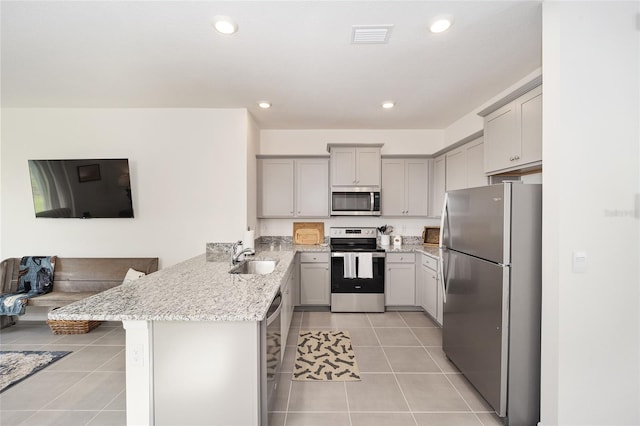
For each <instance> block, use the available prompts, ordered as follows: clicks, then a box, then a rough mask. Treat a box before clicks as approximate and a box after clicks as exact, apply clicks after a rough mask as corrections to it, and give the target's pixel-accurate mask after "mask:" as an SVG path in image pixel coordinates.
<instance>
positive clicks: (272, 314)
mask: <svg viewBox="0 0 640 426" xmlns="http://www.w3.org/2000/svg"><path fill="white" fill-rule="evenodd" d="M273 306H276V308H275V309H274V310H272V308H273ZM281 310H282V293H280V292H279V291H278V294H276V297H274V298H273V301H272V302H271V306H269V314H268V316H267V325H271V323H273V321H275V320H276V319H277V318H278V315H280V311H281Z"/></svg>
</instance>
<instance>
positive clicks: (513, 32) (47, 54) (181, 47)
mask: <svg viewBox="0 0 640 426" xmlns="http://www.w3.org/2000/svg"><path fill="white" fill-rule="evenodd" d="M0 7H1V20H2V21H1V24H2V26H1V37H2V40H1V43H2V44H1V55H2V56H1V61H2V63H1V71H2V81H1V83H2V86H1V87H2V98H1V101H2V106H3V107H82V108H93V107H118V108H121V107H123V108H128V107H133V108H136V107H144V108H148V107H151V108H153V107H180V108H192V107H193V108H247V109H248V110H249V111H250V112H251V114H252V115H253V116H254V117H255V119H256V121H257V122H258V124H259V126H260V127H261V128H265V129H268V128H271V129H330V128H332V129H443V128H446V127H447V126H448V125H450V124H451V123H452V122H454V121H455V120H456V119H458V118H460V117H462V116H463V115H465V114H467V113H469V112H470V111H472V110H473V109H474V108H477V107H478V106H480V105H481V104H482V103H484V102H485V101H487V100H488V99H490V98H491V97H493V96H495V95H496V94H497V93H499V92H500V91H502V90H504V89H505V88H507V87H508V86H510V85H512V84H513V83H515V82H516V81H518V80H520V79H521V78H523V77H524V76H526V75H527V74H529V73H530V72H532V71H534V70H535V69H537V68H539V67H540V66H541V53H542V17H541V15H542V12H541V10H542V6H541V2H540V1H469V2H460V1H255V2H248V1H194V2H191V1H50V0H49V1H42V2H37V1H6V0H5V1H2V3H1V6H0ZM441 14H450V15H453V17H454V24H453V26H452V27H451V29H450V30H449V31H447V32H445V33H441V34H432V33H430V32H429V31H428V23H429V21H430V20H431V19H432V18H434V17H435V16H437V15H441ZM215 15H228V16H231V17H232V18H233V19H234V20H235V21H236V22H237V23H238V26H239V30H238V32H237V33H236V34H234V35H231V36H224V35H221V34H218V33H216V32H215V31H214V30H213V29H212V26H211V23H210V21H211V19H212V18H213V17H214V16H215ZM378 24H392V25H393V29H392V32H391V36H390V40H389V42H388V43H387V44H351V41H350V37H351V28H352V26H353V25H378ZM263 99H266V100H269V101H270V102H271V103H272V104H273V106H272V108H271V109H269V110H261V109H259V108H258V107H257V105H256V102H257V101H258V100H263ZM385 100H393V101H395V102H396V107H395V108H393V109H392V110H383V109H382V107H381V103H382V101H385Z"/></svg>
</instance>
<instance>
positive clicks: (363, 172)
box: [356, 148, 380, 186]
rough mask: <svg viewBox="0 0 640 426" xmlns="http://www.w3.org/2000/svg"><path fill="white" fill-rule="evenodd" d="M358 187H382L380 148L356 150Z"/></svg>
mask: <svg viewBox="0 0 640 426" xmlns="http://www.w3.org/2000/svg"><path fill="white" fill-rule="evenodd" d="M356 185H358V186H380V148H356Z"/></svg>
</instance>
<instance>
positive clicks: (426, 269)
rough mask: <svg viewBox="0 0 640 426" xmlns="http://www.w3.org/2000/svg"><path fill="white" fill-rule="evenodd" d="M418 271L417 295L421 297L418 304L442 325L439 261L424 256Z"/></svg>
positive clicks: (421, 256) (421, 258) (421, 257)
mask: <svg viewBox="0 0 640 426" xmlns="http://www.w3.org/2000/svg"><path fill="white" fill-rule="evenodd" d="M418 269H419V273H418V282H417V284H416V286H417V287H418V288H419V290H418V289H417V290H416V293H417V294H418V295H419V300H418V301H417V304H418V306H420V307H421V308H422V309H424V311H425V312H426V313H428V314H429V315H431V317H433V318H434V319H436V320H437V321H438V322H439V323H440V324H442V294H441V291H440V287H439V284H440V281H439V277H438V261H437V260H436V259H434V258H433V257H431V256H427V255H426V254H422V255H420V264H419V265H418Z"/></svg>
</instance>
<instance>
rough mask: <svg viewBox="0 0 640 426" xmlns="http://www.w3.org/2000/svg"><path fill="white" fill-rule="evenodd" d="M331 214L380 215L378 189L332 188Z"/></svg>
mask: <svg viewBox="0 0 640 426" xmlns="http://www.w3.org/2000/svg"><path fill="white" fill-rule="evenodd" d="M331 216H380V191H379V190H371V189H370V188H339V189H332V190H331Z"/></svg>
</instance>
